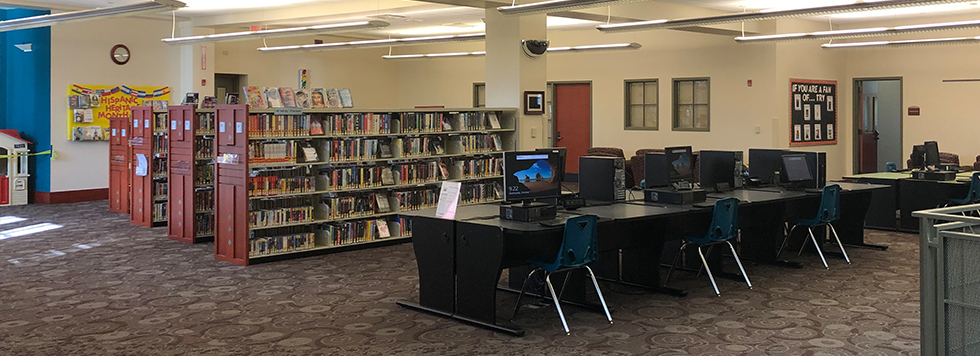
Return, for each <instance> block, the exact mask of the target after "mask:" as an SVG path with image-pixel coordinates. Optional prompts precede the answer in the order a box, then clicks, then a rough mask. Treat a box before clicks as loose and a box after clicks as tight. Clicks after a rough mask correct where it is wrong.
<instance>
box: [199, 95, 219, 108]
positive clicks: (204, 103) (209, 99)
mask: <svg viewBox="0 0 980 356" xmlns="http://www.w3.org/2000/svg"><path fill="white" fill-rule="evenodd" d="M217 104H218V98H215V97H213V96H210V95H205V96H204V100H201V109H214V106H215V105H217Z"/></svg>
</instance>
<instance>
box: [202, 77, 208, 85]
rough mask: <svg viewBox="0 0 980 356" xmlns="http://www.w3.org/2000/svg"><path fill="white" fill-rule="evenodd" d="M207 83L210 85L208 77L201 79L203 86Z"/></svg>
mask: <svg viewBox="0 0 980 356" xmlns="http://www.w3.org/2000/svg"><path fill="white" fill-rule="evenodd" d="M205 85H208V80H207V79H201V86H202V87H203V86H205Z"/></svg>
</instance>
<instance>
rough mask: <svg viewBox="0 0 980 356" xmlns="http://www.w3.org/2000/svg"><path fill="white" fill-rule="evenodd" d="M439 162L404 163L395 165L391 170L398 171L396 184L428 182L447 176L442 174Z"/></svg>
mask: <svg viewBox="0 0 980 356" xmlns="http://www.w3.org/2000/svg"><path fill="white" fill-rule="evenodd" d="M440 164H441V163H439V162H435V161H429V162H418V163H406V164H398V165H395V166H393V167H392V170H396V171H397V173H398V180H397V182H398V183H397V184H416V183H428V182H435V181H438V180H439V178H448V177H444V176H443V175H442V173H441V172H442V171H443V169H440V166H439V165H440ZM443 167H445V166H443Z"/></svg>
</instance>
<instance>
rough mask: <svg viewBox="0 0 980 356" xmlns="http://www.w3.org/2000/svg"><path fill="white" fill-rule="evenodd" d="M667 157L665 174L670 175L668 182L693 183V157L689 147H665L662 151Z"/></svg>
mask: <svg viewBox="0 0 980 356" xmlns="http://www.w3.org/2000/svg"><path fill="white" fill-rule="evenodd" d="M664 154H665V155H666V156H667V172H669V173H670V182H671V183H676V182H694V155H693V153H692V150H691V146H686V147H667V148H665V149H664Z"/></svg>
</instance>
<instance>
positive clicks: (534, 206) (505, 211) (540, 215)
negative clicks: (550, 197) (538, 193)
mask: <svg viewBox="0 0 980 356" xmlns="http://www.w3.org/2000/svg"><path fill="white" fill-rule="evenodd" d="M557 214H558V208H557V207H555V205H552V204H546V203H539V202H532V201H530V200H525V201H524V202H522V203H519V204H510V205H501V206H500V219H502V220H513V221H540V220H551V219H554V218H555V216H557Z"/></svg>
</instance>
